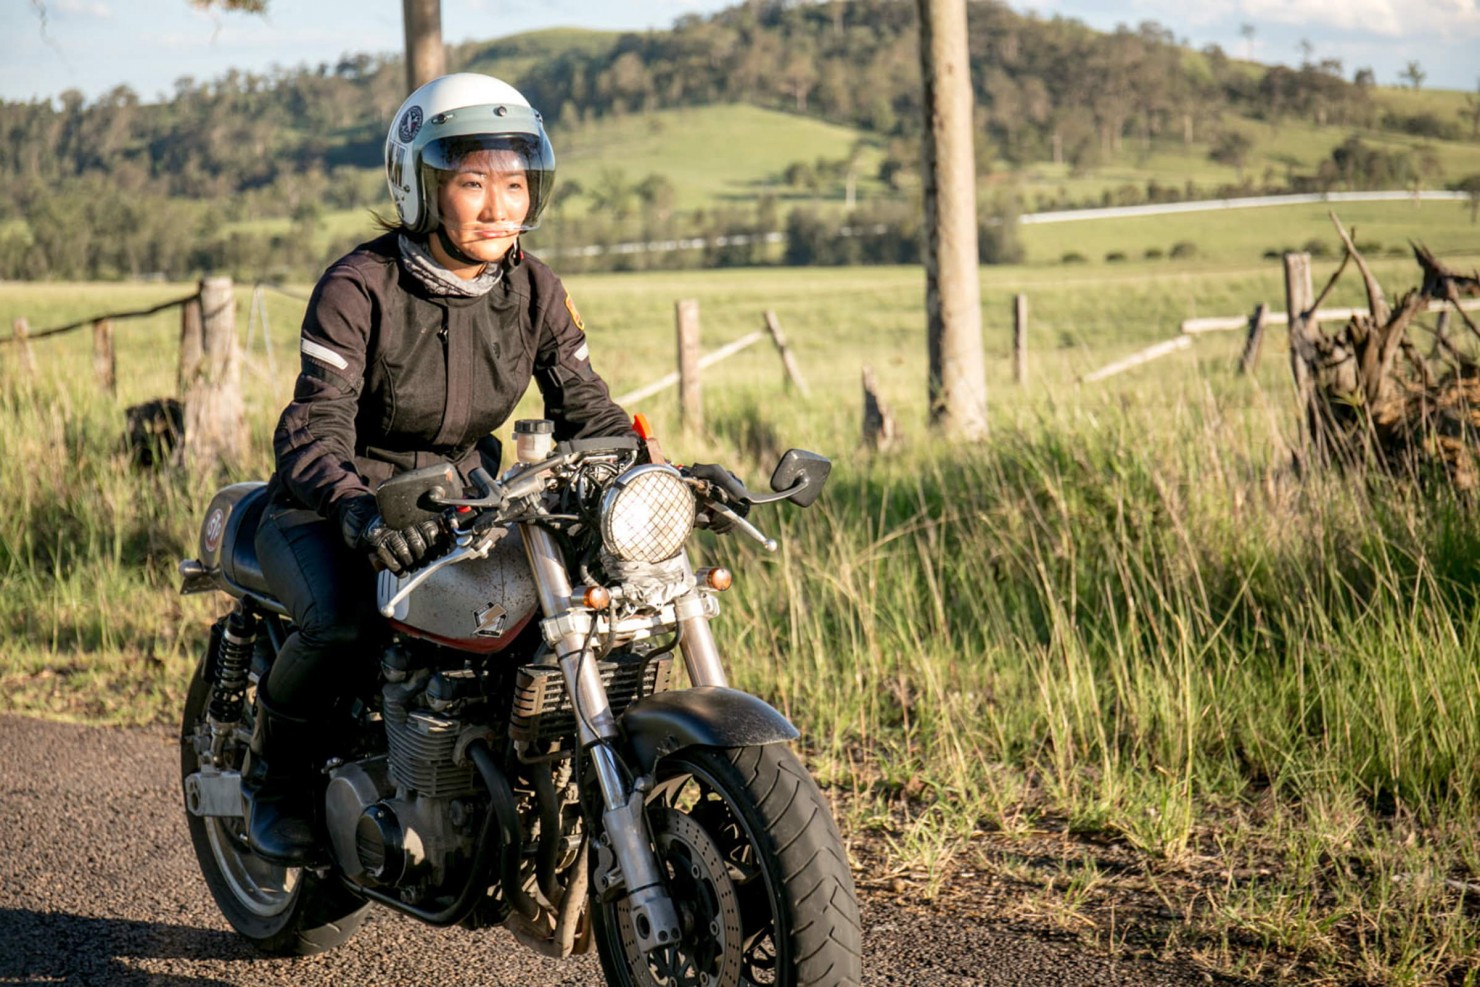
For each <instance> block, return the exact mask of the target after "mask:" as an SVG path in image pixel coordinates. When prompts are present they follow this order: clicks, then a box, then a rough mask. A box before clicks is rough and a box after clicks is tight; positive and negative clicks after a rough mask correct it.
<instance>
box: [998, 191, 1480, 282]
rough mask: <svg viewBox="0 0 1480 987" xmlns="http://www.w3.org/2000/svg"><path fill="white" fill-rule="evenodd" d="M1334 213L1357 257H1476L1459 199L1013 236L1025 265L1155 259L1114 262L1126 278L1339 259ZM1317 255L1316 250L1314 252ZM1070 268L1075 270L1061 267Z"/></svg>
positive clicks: (1233, 212) (1053, 226)
mask: <svg viewBox="0 0 1480 987" xmlns="http://www.w3.org/2000/svg"><path fill="white" fill-rule="evenodd" d="M1332 212H1334V213H1336V215H1337V217H1338V218H1340V220H1341V222H1342V225H1344V226H1345V227H1346V228H1347V230H1348V231H1352V230H1355V231H1356V232H1355V236H1356V239H1357V245H1358V247H1359V248H1360V249H1361V250H1362V252H1363V254H1364V255H1365V256H1367V257H1369V258H1374V257H1405V258H1406V257H1411V256H1412V253H1411V250H1410V247H1409V243H1410V241H1412V242H1418V243H1424V244H1426V245H1427V246H1428V247H1429V248H1430V249H1432V250H1433V251H1435V253H1437V254H1438V255H1439V256H1441V257H1442V256H1446V255H1453V254H1467V253H1476V252H1480V225H1476V224H1475V223H1474V222H1472V221H1471V219H1470V206H1469V204H1468V203H1466V202H1454V201H1437V202H1433V201H1430V202H1419V201H1412V200H1411V201H1399V202H1332V203H1316V204H1312V205H1279V206H1255V207H1251V208H1247V209H1213V210H1209V211H1206V212H1191V213H1176V214H1171V215H1160V216H1142V217H1129V218H1117V219H1114V220H1083V221H1077V222H1072V223H1044V224H1038V225H1028V226H1023V227H1022V228H1021V229H1020V231H1019V237H1020V239H1021V240H1022V243H1023V248H1024V250H1025V252H1026V254H1027V258H1026V259H1027V261H1028V262H1029V263H1033V264H1048V263H1053V262H1056V261H1062V260H1063V258H1064V257H1066V256H1068V255H1071V254H1077V255H1079V257H1080V258H1081V259H1082V260H1083V261H1084V262H1086V263H1089V264H1091V265H1097V264H1101V263H1104V262H1105V261H1106V258H1107V257H1108V256H1109V255H1110V254H1113V253H1120V254H1121V255H1122V258H1121V259H1122V260H1123V261H1131V262H1134V261H1142V260H1146V258H1147V252H1148V251H1153V252H1156V251H1159V252H1160V255H1161V256H1160V257H1159V258H1157V259H1155V260H1153V261H1151V262H1150V263H1149V266H1148V267H1146V268H1139V267H1135V266H1134V265H1126V264H1121V265H1119V266H1121V267H1127V268H1128V269H1129V270H1130V271H1132V272H1133V273H1137V274H1139V273H1140V272H1141V271H1142V270H1149V271H1155V270H1168V269H1172V270H1175V269H1178V268H1179V265H1180V266H1185V267H1191V268H1197V267H1200V266H1207V265H1210V264H1211V265H1213V266H1217V267H1227V266H1250V267H1256V266H1259V265H1261V264H1267V263H1268V260H1267V258H1266V257H1265V254H1267V253H1269V252H1271V251H1273V252H1275V253H1282V252H1284V251H1287V250H1304V249H1309V247H1308V245H1310V244H1311V243H1312V242H1313V241H1314V242H1315V243H1317V244H1319V245H1320V247H1323V248H1324V249H1325V250H1326V251H1327V252H1328V253H1329V255H1330V256H1331V257H1340V256H1341V239H1340V237H1338V236H1337V234H1336V228H1335V226H1333V225H1332V223H1331V220H1330V218H1329V215H1328V214H1329V213H1332ZM1179 243H1185V244H1191V245H1192V248H1193V255H1192V256H1191V257H1190V258H1187V259H1186V260H1182V261H1179V260H1177V259H1174V258H1172V257H1171V252H1172V248H1173V247H1175V246H1176V245H1177V244H1179ZM1317 252H1318V251H1317ZM1065 266H1066V268H1069V269H1072V268H1073V266H1075V265H1065Z"/></svg>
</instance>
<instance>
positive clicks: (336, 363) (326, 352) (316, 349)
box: [301, 339, 349, 370]
mask: <svg viewBox="0 0 1480 987" xmlns="http://www.w3.org/2000/svg"><path fill="white" fill-rule="evenodd" d="M301 348H302V350H303V352H304V353H306V354H307V355H309V356H311V357H313V358H314V359H315V360H322V361H324V362H325V363H327V364H329V366H331V367H338V368H339V369H340V370H348V369H349V361H348V360H346V359H345V358H344V357H342V356H340V355H339V354H338V353H335V352H334V351H333V350H331V349H329V347H327V346H324V345H322V344H321V343H315V342H314V341H313V340H311V339H305V340H304V341H303V344H302V347H301Z"/></svg>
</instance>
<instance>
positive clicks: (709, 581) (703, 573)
mask: <svg viewBox="0 0 1480 987" xmlns="http://www.w3.org/2000/svg"><path fill="white" fill-rule="evenodd" d="M694 575H696V576H698V577H699V582H701V583H703V584H704V585H705V586H708V587H709V588H710V589H712V590H715V591H716V592H720V593H723V592H724V591H725V590H727V589H729V588H730V585H731V584H732V583H734V581H735V580H734V577H732V576H731V575H730V570H728V569H724V568H720V567H718V566H716V567H715V568H713V569H700V570H699V571H698V572H696V573H694Z"/></svg>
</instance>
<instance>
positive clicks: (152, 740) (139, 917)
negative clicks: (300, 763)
mask: <svg viewBox="0 0 1480 987" xmlns="http://www.w3.org/2000/svg"><path fill="white" fill-rule="evenodd" d="M177 764H178V761H177V755H176V748H175V743H174V739H173V738H172V737H171V736H170V735H169V734H168V733H167V732H165V731H163V730H119V729H108V728H102V727H87V726H77V725H73V724H65V723H53V722H47V721H42V720H36V719H29V718H24V717H17V716H0V985H11V984H48V985H50V984H67V985H89V987H91V985H112V984H126V985H133V984H137V985H146V984H147V985H150V987H184V985H217V984H292V985H317V984H326V985H327V984H334V985H339V984H357V985H366V987H368V985H379V984H396V985H401V984H417V985H457V984H470V985H471V984H478V985H510V987H514V985H519V987H525V985H551V987H555V985H575V984H581V985H590V984H599V983H600V982H601V973H600V969H599V967H598V965H597V963H596V962H595V960H594V958H593V957H589V956H588V957H576V958H574V959H571V960H566V961H563V962H555V961H551V960H546V959H542V958H539V957H536V956H534V955H533V954H531V953H529V952H528V951H527V950H525V949H524V948H523V947H521V946H519V945H518V944H517V943H516V942H515V941H514V940H513V938H512V937H510V936H508V935H507V934H505V933H504V932H503V931H502V930H496V931H493V932H482V933H471V932H466V931H463V930H460V929H449V930H440V929H432V928H428V927H426V926H423V925H420V924H418V923H416V922H414V921H412V920H410V919H407V918H403V917H401V916H398V915H395V914H392V913H390V912H387V911H384V910H380V911H377V912H376V913H375V914H374V915H373V916H372V917H371V918H370V920H369V921H368V922H367V923H366V924H365V926H364V927H363V929H362V930H361V932H360V933H359V935H358V936H356V937H355V938H354V939H353V940H351V941H350V943H349V944H348V945H346V946H344V947H341V948H340V949H339V950H337V951H335V952H332V953H327V954H321V955H318V956H312V957H306V958H301V959H287V960H284V959H273V958H267V957H263V956H261V955H259V954H257V953H255V952H254V951H252V950H251V949H250V948H248V947H247V946H246V945H244V944H243V943H242V942H241V941H240V940H238V939H237V938H236V937H235V936H234V934H233V933H232V932H231V931H230V928H229V927H228V926H227V924H226V922H225V921H224V920H223V919H222V918H221V916H220V914H219V913H218V912H217V911H216V908H215V905H214V904H213V902H212V901H211V898H210V894H209V893H208V892H207V890H206V887H205V884H204V882H203V881H202V880H201V879H200V876H199V873H198V872H197V870H196V865H195V858H194V855H193V854H192V852H191V849H190V840H189V838H188V836H187V835H186V831H185V823H184V816H183V809H182V808H181V801H180V794H179V780H178V778H177ZM863 923H864V930H865V939H864V945H865V959H864V971H865V972H864V978H863V983H864V984H868V985H877V984H901V985H910V987H927V985H945V984H951V985H957V984H971V985H978V984H979V985H1025V987H1026V985H1035V987H1036V985H1043V987H1050V985H1053V987H1073V985H1105V987H1118V985H1125V987H1131V985H1145V984H1165V985H1170V987H1183V985H1186V987H1192V985H1198V987H1201V985H1203V984H1206V983H1207V982H1208V978H1205V977H1204V976H1203V975H1202V974H1201V973H1199V972H1197V971H1195V970H1190V969H1187V968H1181V967H1171V966H1160V965H1155V964H1148V963H1144V962H1136V963H1128V962H1126V961H1124V960H1122V961H1120V962H1116V961H1115V960H1114V959H1113V958H1109V957H1104V956H1097V955H1093V954H1090V953H1087V952H1086V951H1085V949H1084V947H1083V946H1081V945H1079V944H1076V943H1073V942H1069V941H1062V940H1055V939H1041V938H1037V937H1034V936H1032V935H1030V934H1028V933H1025V932H1023V931H1021V930H1019V929H1012V928H1008V927H1006V926H1003V927H1000V928H999V927H996V926H994V925H993V924H991V923H987V924H983V923H979V922H976V923H973V922H970V921H963V920H960V919H952V918H951V917H950V916H948V915H940V914H936V913H933V912H931V911H929V910H928V909H925V908H918V909H916V908H910V907H908V906H905V905H901V904H899V903H896V902H890V901H873V900H865V901H864V903H863Z"/></svg>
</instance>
